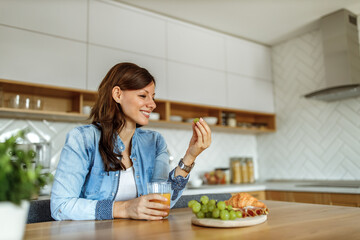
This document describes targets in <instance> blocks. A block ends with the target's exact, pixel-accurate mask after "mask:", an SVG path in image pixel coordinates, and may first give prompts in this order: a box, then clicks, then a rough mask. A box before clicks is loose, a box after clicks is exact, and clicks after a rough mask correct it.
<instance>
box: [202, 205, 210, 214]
mask: <svg viewBox="0 0 360 240" xmlns="http://www.w3.org/2000/svg"><path fill="white" fill-rule="evenodd" d="M201 211H202V212H203V213H207V212H208V211H209V210H208V206H207V205H206V204H205V205H202V206H201Z"/></svg>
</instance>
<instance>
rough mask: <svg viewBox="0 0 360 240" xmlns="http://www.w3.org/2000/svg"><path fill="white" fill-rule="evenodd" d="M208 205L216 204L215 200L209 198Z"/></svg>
mask: <svg viewBox="0 0 360 240" xmlns="http://www.w3.org/2000/svg"><path fill="white" fill-rule="evenodd" d="M208 205H214V206H215V205H216V200H215V199H211V200H210V201H209V203H208Z"/></svg>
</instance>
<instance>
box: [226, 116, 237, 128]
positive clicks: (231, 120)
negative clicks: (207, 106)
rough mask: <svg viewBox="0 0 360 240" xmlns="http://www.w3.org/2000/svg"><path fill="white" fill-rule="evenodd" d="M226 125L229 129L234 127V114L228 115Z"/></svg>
mask: <svg viewBox="0 0 360 240" xmlns="http://www.w3.org/2000/svg"><path fill="white" fill-rule="evenodd" d="M227 125H228V126H229V127H236V114H235V113H229V114H228V118H227Z"/></svg>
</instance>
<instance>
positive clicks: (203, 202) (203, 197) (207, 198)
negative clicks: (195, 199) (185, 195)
mask: <svg viewBox="0 0 360 240" xmlns="http://www.w3.org/2000/svg"><path fill="white" fill-rule="evenodd" d="M200 202H201V203H202V204H208V202H209V197H208V196H206V195H204V196H201V198H200Z"/></svg>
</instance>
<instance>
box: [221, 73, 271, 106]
mask: <svg viewBox="0 0 360 240" xmlns="http://www.w3.org/2000/svg"><path fill="white" fill-rule="evenodd" d="M227 100H228V106H229V107H230V108H236V109H243V110H248V111H256V112H266V113H274V96H273V85H272V82H270V81H265V80H261V79H254V78H249V77H245V76H241V75H237V74H228V95H227Z"/></svg>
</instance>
